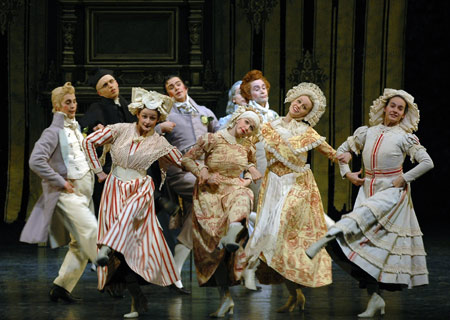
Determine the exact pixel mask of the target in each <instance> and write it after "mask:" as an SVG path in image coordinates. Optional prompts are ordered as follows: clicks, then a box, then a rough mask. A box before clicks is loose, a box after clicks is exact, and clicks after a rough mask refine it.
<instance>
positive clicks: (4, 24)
mask: <svg viewBox="0 0 450 320" xmlns="http://www.w3.org/2000/svg"><path fill="white" fill-rule="evenodd" d="M22 7H23V0H2V1H0V31H1V33H2V34H5V31H6V29H7V28H8V27H9V25H10V24H12V23H13V22H14V19H15V17H16V16H17V14H18V11H19V10H20V9H21V8H22Z"/></svg>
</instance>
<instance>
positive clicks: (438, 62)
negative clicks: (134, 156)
mask: <svg viewBox="0 0 450 320" xmlns="http://www.w3.org/2000/svg"><path fill="white" fill-rule="evenodd" d="M287 1H289V0H287ZM380 1H381V0H380ZM386 1H387V0H386ZM386 1H385V2H386ZM334 2H339V1H334ZM387 2H389V1H387ZM406 2H407V12H406V29H405V38H404V43H399V44H398V45H399V49H404V53H405V54H404V70H405V71H404V77H403V83H404V87H403V88H402V89H404V90H406V91H407V92H409V93H411V94H412V95H413V96H414V97H415V98H416V102H417V104H418V106H419V109H420V112H421V121H420V123H419V131H418V132H417V136H418V137H419V138H420V141H421V143H422V144H423V145H424V146H425V147H426V148H427V151H428V153H429V154H430V156H431V157H432V159H433V161H434V164H435V168H434V169H433V170H432V171H430V172H429V173H427V174H426V175H425V176H423V177H421V178H420V179H419V180H418V181H416V182H414V183H413V184H412V193H413V200H414V206H415V209H416V213H417V216H418V219H419V223H420V225H421V227H422V229H423V232H424V234H425V239H426V235H427V234H433V233H443V234H448V232H446V229H447V221H448V218H447V216H448V214H449V211H450V196H449V195H448V190H449V188H448V186H447V181H448V179H449V178H450V175H449V172H448V165H447V162H448V159H449V158H450V155H449V152H450V151H449V149H450V148H449V147H448V141H449V138H450V134H449V121H448V119H447V107H448V105H449V102H448V100H449V98H448V92H449V90H448V85H447V83H448V81H447V78H448V75H449V71H450V68H449V54H448V51H447V47H448V43H449V40H450V39H449V35H448V33H449V32H448V30H450V23H449V19H448V16H449V14H450V4H449V2H448V1H438V0H431V1H430V0H427V1H426V0H408V1H406ZM46 3H47V7H46V12H47V19H48V21H47V32H48V39H49V41H48V43H46V44H45V46H46V48H47V49H48V53H49V54H48V61H58V59H60V58H58V52H59V53H60V52H61V50H62V47H61V45H60V44H59V45H58V43H61V39H60V42H57V41H54V40H55V39H57V38H58V35H57V23H56V22H55V19H54V17H56V16H58V14H60V13H58V12H59V11H58V10H59V7H58V2H57V1H52V0H49V1H48V2H46ZM211 3H212V2H211ZM211 3H210V2H208V1H207V2H206V4H205V5H204V7H203V9H204V11H203V12H215V11H214V10H213V9H212V8H211V7H210V6H212V4H211ZM214 3H216V2H214ZM230 3H231V6H230V8H234V9H235V10H239V9H240V8H241V7H239V6H238V4H239V3H238V2H237V1H231V2H230ZM304 3H305V9H308V5H311V4H312V3H313V1H308V0H305V1H304ZM341 3H342V0H341ZM356 3H357V5H358V6H362V9H361V7H359V9H358V8H356V10H364V6H366V5H367V4H368V1H361V2H359V1H357V2H356ZM25 4H27V5H33V4H35V2H33V1H25ZM286 4H287V2H286V0H285V1H280V3H279V5H281V6H283V5H284V6H285V5H286ZM180 10H182V11H181V15H180V16H182V18H181V19H180V23H182V24H183V23H184V24H186V25H188V24H189V23H190V22H189V21H191V20H189V19H191V18H192V16H190V15H189V12H190V11H189V10H190V8H189V6H187V5H186V6H184V7H183V6H181V9H180ZM183 10H185V11H183ZM208 10H211V11H208ZM215 10H217V8H216V9H215ZM230 10H231V9H230ZM183 12H185V13H186V14H183ZM229 14H230V15H233V14H236V12H234V13H233V12H230V13H229ZM214 18H215V17H212V16H207V15H205V16H204V17H203V24H204V25H207V24H208V23H210V22H211V21H210V20H213V19H214ZM217 19H218V18H217ZM269 21H270V20H269ZM356 23H358V21H356ZM211 25H213V26H214V23H213V22H212V23H211ZM277 27H278V26H277ZM307 27H308V21H307V20H306V23H305V28H307ZM9 28H14V24H13V25H11V26H10V27H9ZM230 28H231V29H233V28H232V27H230ZM231 29H230V30H231ZM180 30H185V32H187V31H186V29H185V28H180ZM23 32H25V33H27V32H31V30H27V29H25V30H24V31H23ZM305 33H306V32H305ZM10 35H11V33H8V32H5V33H1V34H0V47H1V49H0V79H1V83H2V85H1V87H0V90H1V94H0V97H1V98H0V99H1V106H3V107H4V111H5V112H4V114H3V116H2V117H0V134H1V136H2V137H3V138H2V139H0V160H1V168H0V208H2V209H3V208H4V203H5V199H6V195H7V192H11V190H7V185H6V180H7V174H8V171H7V170H8V159H10V154H9V152H10V149H9V145H8V135H9V134H10V132H11V130H15V128H12V127H11V126H12V124H11V122H10V119H9V118H8V116H7V115H8V113H7V112H6V111H7V108H6V107H7V106H8V108H9V106H10V102H11V99H12V98H11V97H12V96H13V95H14V90H13V88H11V83H12V82H11V78H13V77H15V76H17V74H13V73H11V66H10V65H9V62H8V61H9V59H10V58H11V57H10V56H9V54H10V51H9V50H8V48H9V47H8V46H10V45H11V42H12V41H14V39H11V38H8V37H10ZM184 36H186V34H184V35H183V32H181V33H180V34H179V45H180V46H183V45H185V44H186V43H188V42H189V41H190V40H188V39H186V37H184ZM236 36H237V37H239V34H238V35H236ZM356 36H357V34H356ZM218 37H221V34H220V33H219V32H218V31H217V30H216V29H214V28H207V29H205V30H204V34H203V37H202V42H201V46H200V47H201V49H202V52H203V55H202V57H201V59H202V61H201V62H202V68H203V69H202V71H201V76H200V79H201V83H199V84H198V86H195V85H193V84H194V82H195V81H196V80H195V77H193V78H189V76H190V75H192V74H194V73H195V72H196V69H195V66H194V67H192V66H193V64H192V63H190V62H189V61H191V62H192V57H191V56H190V52H189V50H185V51H181V54H182V55H183V56H182V57H179V64H177V65H173V66H172V67H171V68H172V69H170V68H168V69H167V70H165V71H166V72H169V71H175V72H181V74H186V75H188V82H190V84H191V86H192V87H191V91H190V92H191V93H192V96H194V98H196V99H198V100H199V101H201V102H204V103H205V104H206V105H208V106H210V107H211V108H212V109H213V110H214V111H215V112H216V114H217V115H218V116H222V115H223V114H224V110H225V102H224V101H225V99H224V97H225V96H226V92H227V89H228V88H229V87H230V86H231V84H232V83H233V82H234V79H232V77H225V76H223V75H222V82H221V81H219V80H220V79H219V80H217V79H216V78H214V77H215V76H217V75H214V72H215V71H216V70H214V66H213V70H212V73H213V75H212V76H211V77H210V78H207V77H206V76H205V74H206V73H207V71H208V70H206V69H205V65H207V62H208V61H206V60H208V59H209V60H210V61H213V62H214V61H215V64H216V65H217V64H218V63H219V62H220V61H225V64H226V62H227V61H233V59H238V58H237V57H228V56H222V55H220V54H218V53H217V52H218V50H217V48H213V47H212V44H211V43H214V42H215V41H216V40H215V39H217V38H218ZM258 37H261V34H259V35H256V34H255V37H254V38H252V41H253V43H256V44H257V43H260V42H258V41H259V40H261V39H259V38H258ZM303 41H304V43H305V46H306V47H308V46H309V44H308V43H309V41H310V40H309V39H308V38H307V37H306V38H304V39H303ZM311 41H312V40H311ZM191 44H192V43H191ZM24 46H26V47H27V48H28V46H30V47H29V48H28V49H27V48H25V49H24V50H25V51H26V50H33V48H32V46H31V44H28V45H26V44H24ZM361 46H362V44H361ZM355 48H356V49H357V48H358V43H356V46H355ZM260 49H261V48H259V47H258V46H253V47H251V61H250V64H249V66H248V69H250V68H257V67H259V68H262V67H263V66H262V64H263V62H262V58H261V56H260V55H259V54H258V52H259V51H258V50H260ZM356 53H357V54H358V52H356ZM361 54H363V53H361ZM189 57H191V58H189ZM189 59H191V60H189ZM227 59H228V60H227ZM186 61H188V62H186ZM23 63H24V64H27V63H33V61H31V60H29V59H25V60H24V62H23ZM183 63H184V64H183ZM275 63H278V62H277V61H275ZM179 65H183V66H181V67H179ZM186 65H188V66H187V67H186ZM360 67H361V66H360ZM49 68H50V63H48V64H47V65H46V66H45V69H46V71H49ZM234 68H235V67H234V65H233V68H231V69H233V70H234ZM355 68H358V65H356V66H355ZM262 69H263V68H262ZM26 70H27V69H26ZM205 70H206V71H205ZM230 72H231V71H230ZM47 73H49V72H47ZM236 73H237V72H236ZM231 74H232V72H231ZM24 76H25V77H26V75H24ZM219 76H220V70H219ZM219 78H220V77H219ZM234 78H236V79H239V78H240V76H239V75H238V74H236V75H234ZM59 79H60V80H61V78H59ZM208 79H209V80H210V82H207V81H206V80H208ZM211 79H213V80H214V79H216V80H217V81H216V82H215V83H214V81H212V80H211ZM30 82H31V81H30ZM60 82H61V81H60ZM48 83H49V81H47V84H48ZM156 83H157V81H156V79H154V83H153V84H150V85H148V86H147V87H150V88H151V87H152V86H153V87H154V88H159V89H160V87H157V85H156ZM58 85H60V83H58ZM121 85H123V86H124V87H127V86H126V85H125V83H124V82H122V83H121ZM281 85H283V81H281V82H280V86H281ZM284 85H285V87H283V88H281V87H280V92H283V90H287V89H289V84H284ZM355 86H358V83H355ZM127 88H128V87H127ZM128 89H129V88H128ZM29 90H32V87H31V86H30V88H29ZM33 90H39V88H36V86H35V87H33ZM89 90H90V91H89ZM80 92H81V93H82V94H83V97H84V98H83V99H84V100H82V101H81V103H80V105H81V107H83V106H87V105H88V103H89V102H90V101H92V100H93V99H95V92H93V90H92V89H85V91H82V90H81V91H80ZM41 93H42V94H41V95H40V96H39V97H40V98H39V99H41V100H40V101H39V103H41V104H42V103H48V88H46V87H45V88H43V89H42V90H41ZM128 93H129V92H128V91H125V90H124V94H125V95H126V94H128ZM77 96H78V95H77ZM127 98H128V97H127ZM354 98H355V97H354ZM375 98H376V97H373V99H375ZM39 103H38V104H39ZM271 105H276V103H271ZM366 107H367V106H366ZM41 108H42V106H41ZM45 108H46V109H44V108H42V109H38V111H39V112H40V113H42V112H43V111H42V110H46V112H47V113H46V115H45V118H44V120H43V122H44V123H45V122H46V121H47V123H46V125H48V124H49V122H48V121H49V119H50V117H51V114H49V113H48V108H47V106H46V107H45ZM25 110H26V109H25ZM277 111H279V112H280V113H281V111H282V110H280V109H279V110H277ZM355 112H356V111H355ZM30 116H32V115H31V114H27V115H25V123H24V124H23V125H24V126H25V133H26V134H27V132H28V131H27V130H30V128H29V127H28V125H29V120H30V119H29V117H30ZM44 127H45V126H44ZM20 130H23V128H20ZM41 131H42V130H39V132H41ZM35 138H36V137H34V138H27V139H25V144H26V145H25V148H24V150H25V153H26V154H25V155H24V158H27V157H28V156H29V150H30V148H31V147H32V145H33V144H34V141H35V140H33V139H35ZM336 147H337V145H336ZM407 162H408V163H409V159H408V160H407ZM410 166H411V165H410V164H406V162H405V167H407V168H408V167H410ZM23 170H24V171H26V172H27V174H25V175H24V183H23V190H22V193H21V194H18V195H17V197H21V201H22V207H21V209H20V212H19V213H18V218H17V220H16V221H14V222H13V223H6V222H4V221H3V219H2V220H1V222H0V231H1V233H0V242H1V243H16V242H17V241H18V236H19V233H20V230H21V228H22V226H23V224H24V221H25V217H26V215H27V212H29V208H30V204H29V202H28V200H29V197H28V195H29V193H30V183H29V181H28V179H30V178H29V172H28V165H27V161H24V164H23ZM31 189H33V187H31ZM31 191H34V190H31ZM353 192H355V191H353Z"/></svg>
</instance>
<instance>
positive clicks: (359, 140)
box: [336, 126, 369, 178]
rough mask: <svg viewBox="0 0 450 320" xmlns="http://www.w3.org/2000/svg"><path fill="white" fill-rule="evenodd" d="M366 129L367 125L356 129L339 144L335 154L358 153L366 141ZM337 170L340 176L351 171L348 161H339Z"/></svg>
mask: <svg viewBox="0 0 450 320" xmlns="http://www.w3.org/2000/svg"><path fill="white" fill-rule="evenodd" d="M368 129H369V128H368V127H367V126H362V127H359V128H358V129H356V130H355V132H354V133H353V135H352V136H350V137H348V138H347V140H345V141H344V143H342V144H341V145H340V146H339V148H338V149H337V153H336V154H337V155H340V154H342V153H344V152H353V153H355V154H360V153H361V151H362V149H363V148H364V144H365V143H366V136H367V130H368ZM339 171H340V173H341V176H342V177H343V178H344V177H345V175H346V174H347V173H349V172H351V170H350V166H349V165H348V163H339Z"/></svg>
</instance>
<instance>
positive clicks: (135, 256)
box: [83, 123, 182, 290]
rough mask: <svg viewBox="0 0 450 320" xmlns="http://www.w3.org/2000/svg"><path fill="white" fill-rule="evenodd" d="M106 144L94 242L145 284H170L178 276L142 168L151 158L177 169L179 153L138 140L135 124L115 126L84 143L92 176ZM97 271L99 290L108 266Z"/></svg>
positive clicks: (151, 138)
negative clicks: (108, 163) (108, 166)
mask: <svg viewBox="0 0 450 320" xmlns="http://www.w3.org/2000/svg"><path fill="white" fill-rule="evenodd" d="M106 144H110V145H111V151H110V152H111V158H112V163H113V167H112V170H111V173H110V174H109V175H108V178H107V179H106V181H105V186H104V188H103V194H102V198H101V203H100V207H99V214H98V219H99V230H98V240H97V243H98V244H99V245H107V246H108V247H110V248H112V249H113V250H115V251H116V252H120V253H121V254H122V255H123V256H124V258H125V261H126V262H127V264H128V266H129V267H130V268H131V269H132V270H133V271H134V272H136V273H137V274H139V275H140V276H141V277H142V278H143V279H144V280H146V281H147V282H151V283H154V284H157V285H161V286H167V285H170V284H172V283H174V282H176V281H178V280H179V279H180V278H179V275H178V274H177V272H176V268H175V267H174V266H175V264H174V260H173V256H172V254H171V252H170V250H169V247H168V245H167V243H166V241H165V239H164V236H163V232H162V228H161V226H160V224H159V222H158V220H157V218H156V214H155V207H154V201H153V191H154V189H155V186H154V184H153V181H152V178H151V177H150V176H148V175H147V174H146V170H147V169H148V168H149V167H150V165H151V164H152V163H153V162H154V161H156V160H160V164H161V167H162V168H163V167H164V166H165V165H167V164H168V163H172V164H176V165H178V166H180V164H181V157H182V155H181V153H180V152H179V151H178V149H176V148H175V147H174V146H172V145H170V144H169V143H168V142H167V140H166V139H165V138H164V137H162V136H160V135H158V134H157V133H154V134H152V135H148V136H146V137H143V136H139V135H138V133H137V130H136V124H135V123H118V124H114V125H109V126H107V127H105V128H104V129H103V130H100V131H96V132H94V133H92V134H90V135H89V136H88V137H87V138H86V139H85V140H84V142H83V147H84V149H85V152H86V154H87V156H88V159H89V162H90V164H91V167H92V169H93V171H94V172H95V173H99V172H101V171H102V167H101V164H100V161H99V159H98V158H97V154H96V151H95V148H96V147H99V146H103V145H106ZM97 272H98V289H99V290H103V288H104V287H105V285H106V284H107V282H108V281H109V279H110V278H111V274H109V275H108V266H105V267H99V268H97Z"/></svg>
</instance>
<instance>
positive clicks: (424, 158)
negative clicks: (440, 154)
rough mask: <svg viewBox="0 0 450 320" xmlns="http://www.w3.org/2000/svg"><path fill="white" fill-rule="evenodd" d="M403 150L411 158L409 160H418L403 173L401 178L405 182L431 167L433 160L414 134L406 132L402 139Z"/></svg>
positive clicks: (417, 176) (414, 178)
mask: <svg viewBox="0 0 450 320" xmlns="http://www.w3.org/2000/svg"><path fill="white" fill-rule="evenodd" d="M403 148H404V149H405V150H404V151H405V152H406V153H407V154H408V155H409V157H410V158H411V162H413V163H414V162H418V165H416V166H415V167H414V168H412V169H411V170H409V171H408V172H406V173H404V174H403V178H404V179H405V181H406V182H407V183H410V182H412V181H414V180H416V179H417V178H419V177H420V176H421V175H423V174H424V173H426V172H427V171H429V170H431V169H433V167H434V164H433V160H431V157H430V156H429V154H428V153H427V151H426V149H425V148H424V147H423V146H422V145H421V144H420V142H419V138H417V136H416V135H414V134H411V133H408V134H406V136H405V139H404V141H403Z"/></svg>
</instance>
